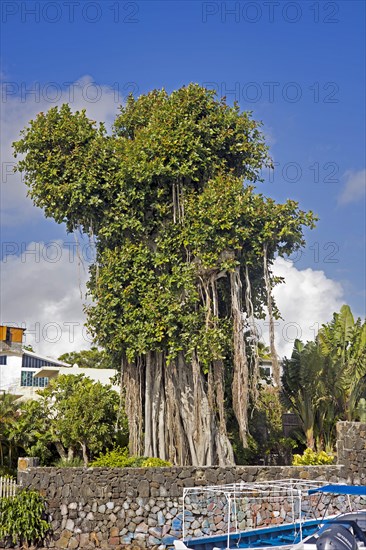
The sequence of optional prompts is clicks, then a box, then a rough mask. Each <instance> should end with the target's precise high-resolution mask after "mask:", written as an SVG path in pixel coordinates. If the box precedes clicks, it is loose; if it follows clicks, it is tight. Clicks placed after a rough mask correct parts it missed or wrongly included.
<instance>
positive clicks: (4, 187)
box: [0, 76, 132, 226]
mask: <svg viewBox="0 0 366 550" xmlns="http://www.w3.org/2000/svg"><path fill="white" fill-rule="evenodd" d="M66 84H67V85H66ZM131 84H132V83H131ZM1 88H2V89H1V92H2V98H1V101H2V109H1V119H0V125H1V126H0V127H1V150H0V154H1V171H2V175H1V190H0V193H1V209H2V223H3V224H4V225H7V226H16V225H19V224H20V223H27V222H28V221H29V220H31V219H32V220H33V221H38V220H41V219H42V218H43V214H42V212H41V210H40V209H38V208H34V206H33V204H32V202H31V200H30V199H29V198H27V196H26V195H27V187H26V186H25V184H24V183H23V182H22V181H21V175H20V174H19V173H16V174H14V173H13V168H14V166H15V164H16V160H15V159H14V157H13V151H12V143H13V142H14V141H16V140H17V139H19V134H20V130H22V129H23V128H24V127H25V126H26V125H27V124H28V122H29V121H30V120H31V119H34V117H35V116H36V115H37V114H38V113H39V112H41V111H43V112H46V111H48V110H49V109H50V108H51V107H54V106H55V105H62V104H63V103H69V104H70V106H71V108H72V109H73V110H75V111H76V110H81V109H86V112H87V115H88V116H89V117H90V118H91V119H93V120H96V121H97V122H106V125H107V128H108V127H110V125H111V124H112V121H113V119H114V117H115V115H116V114H117V107H118V105H120V104H121V103H122V97H121V95H120V93H119V90H118V88H117V87H114V88H113V87H109V86H100V85H98V84H96V83H95V82H93V79H92V78H91V77H90V76H84V77H82V78H80V79H79V80H78V81H76V82H74V83H64V84H63V83H56V82H49V83H45V84H41V83H33V84H28V83H27V84H26V83H24V82H23V83H19V82H10V81H7V82H6V81H4V80H3V81H2V83H1ZM131 90H132V88H131Z"/></svg>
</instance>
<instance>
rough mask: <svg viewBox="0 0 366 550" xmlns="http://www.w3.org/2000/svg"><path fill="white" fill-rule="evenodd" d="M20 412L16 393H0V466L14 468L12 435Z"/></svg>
mask: <svg viewBox="0 0 366 550" xmlns="http://www.w3.org/2000/svg"><path fill="white" fill-rule="evenodd" d="M18 414H19V402H18V397H17V396H16V395H12V394H10V393H2V394H0V466H1V467H4V466H7V467H8V468H12V465H13V459H14V458H16V456H15V447H14V445H13V442H12V440H11V437H10V435H9V434H10V433H11V429H12V427H13V426H14V424H15V423H16V420H17V417H18Z"/></svg>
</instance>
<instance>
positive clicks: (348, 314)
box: [318, 305, 366, 420]
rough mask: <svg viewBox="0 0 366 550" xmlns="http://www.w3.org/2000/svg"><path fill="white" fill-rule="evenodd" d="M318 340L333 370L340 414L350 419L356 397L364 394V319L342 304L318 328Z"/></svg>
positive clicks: (365, 332) (354, 410)
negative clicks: (339, 400) (337, 388)
mask: <svg viewBox="0 0 366 550" xmlns="http://www.w3.org/2000/svg"><path fill="white" fill-rule="evenodd" d="M318 341H319V345H320V348H321V352H322V354H323V355H324V356H325V357H326V358H327V359H328V361H329V363H330V364H331V365H332V368H333V369H334V370H336V371H337V378H338V381H339V382H338V387H339V390H340V391H341V394H342V396H341V397H342V399H341V414H342V417H343V418H344V419H347V420H353V419H355V417H357V406H358V403H359V400H360V399H361V398H363V397H366V384H365V380H366V322H365V321H364V322H363V323H362V321H361V319H360V318H358V319H357V320H356V321H355V320H354V317H353V315H352V311H351V308H350V307H349V306H348V305H343V306H342V307H341V310H340V312H339V313H334V314H333V319H332V321H331V322H330V323H328V324H325V325H323V326H322V328H321V329H320V330H319V334H318Z"/></svg>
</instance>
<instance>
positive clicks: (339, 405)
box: [281, 306, 366, 451]
mask: <svg viewBox="0 0 366 550" xmlns="http://www.w3.org/2000/svg"><path fill="white" fill-rule="evenodd" d="M365 329H366V327H365V323H363V324H362V323H361V320H360V319H357V321H354V318H353V315H352V312H351V310H350V308H349V306H342V308H341V311H340V312H339V313H334V315H333V320H332V321H331V322H330V323H327V324H324V325H323V326H322V327H321V329H320V330H319V333H318V335H317V337H316V341H315V342H308V343H307V344H303V343H302V342H300V341H299V340H296V341H295V345H294V349H293V353H292V356H291V359H285V360H284V363H283V377H282V392H281V393H282V400H283V403H284V405H285V407H286V408H287V409H289V410H291V411H293V412H294V413H295V414H296V415H297V417H298V419H299V421H300V425H301V428H302V431H303V433H304V435H305V441H306V446H307V447H309V448H311V449H313V450H315V448H316V449H317V450H319V451H320V450H324V449H325V450H328V451H331V450H332V449H333V448H334V445H335V440H336V422H337V421H338V420H357V419H360V418H361V417H362V418H363V415H364V410H363V401H362V399H364V398H365V397H366V339H365Z"/></svg>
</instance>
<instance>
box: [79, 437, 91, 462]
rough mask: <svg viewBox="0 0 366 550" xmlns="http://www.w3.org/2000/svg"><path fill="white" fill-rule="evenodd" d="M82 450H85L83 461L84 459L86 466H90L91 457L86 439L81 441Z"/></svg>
mask: <svg viewBox="0 0 366 550" xmlns="http://www.w3.org/2000/svg"><path fill="white" fill-rule="evenodd" d="M80 446H81V450H82V451H83V461H84V467H85V468H87V467H88V463H89V457H88V449H87V446H86V444H85V442H84V441H80Z"/></svg>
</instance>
